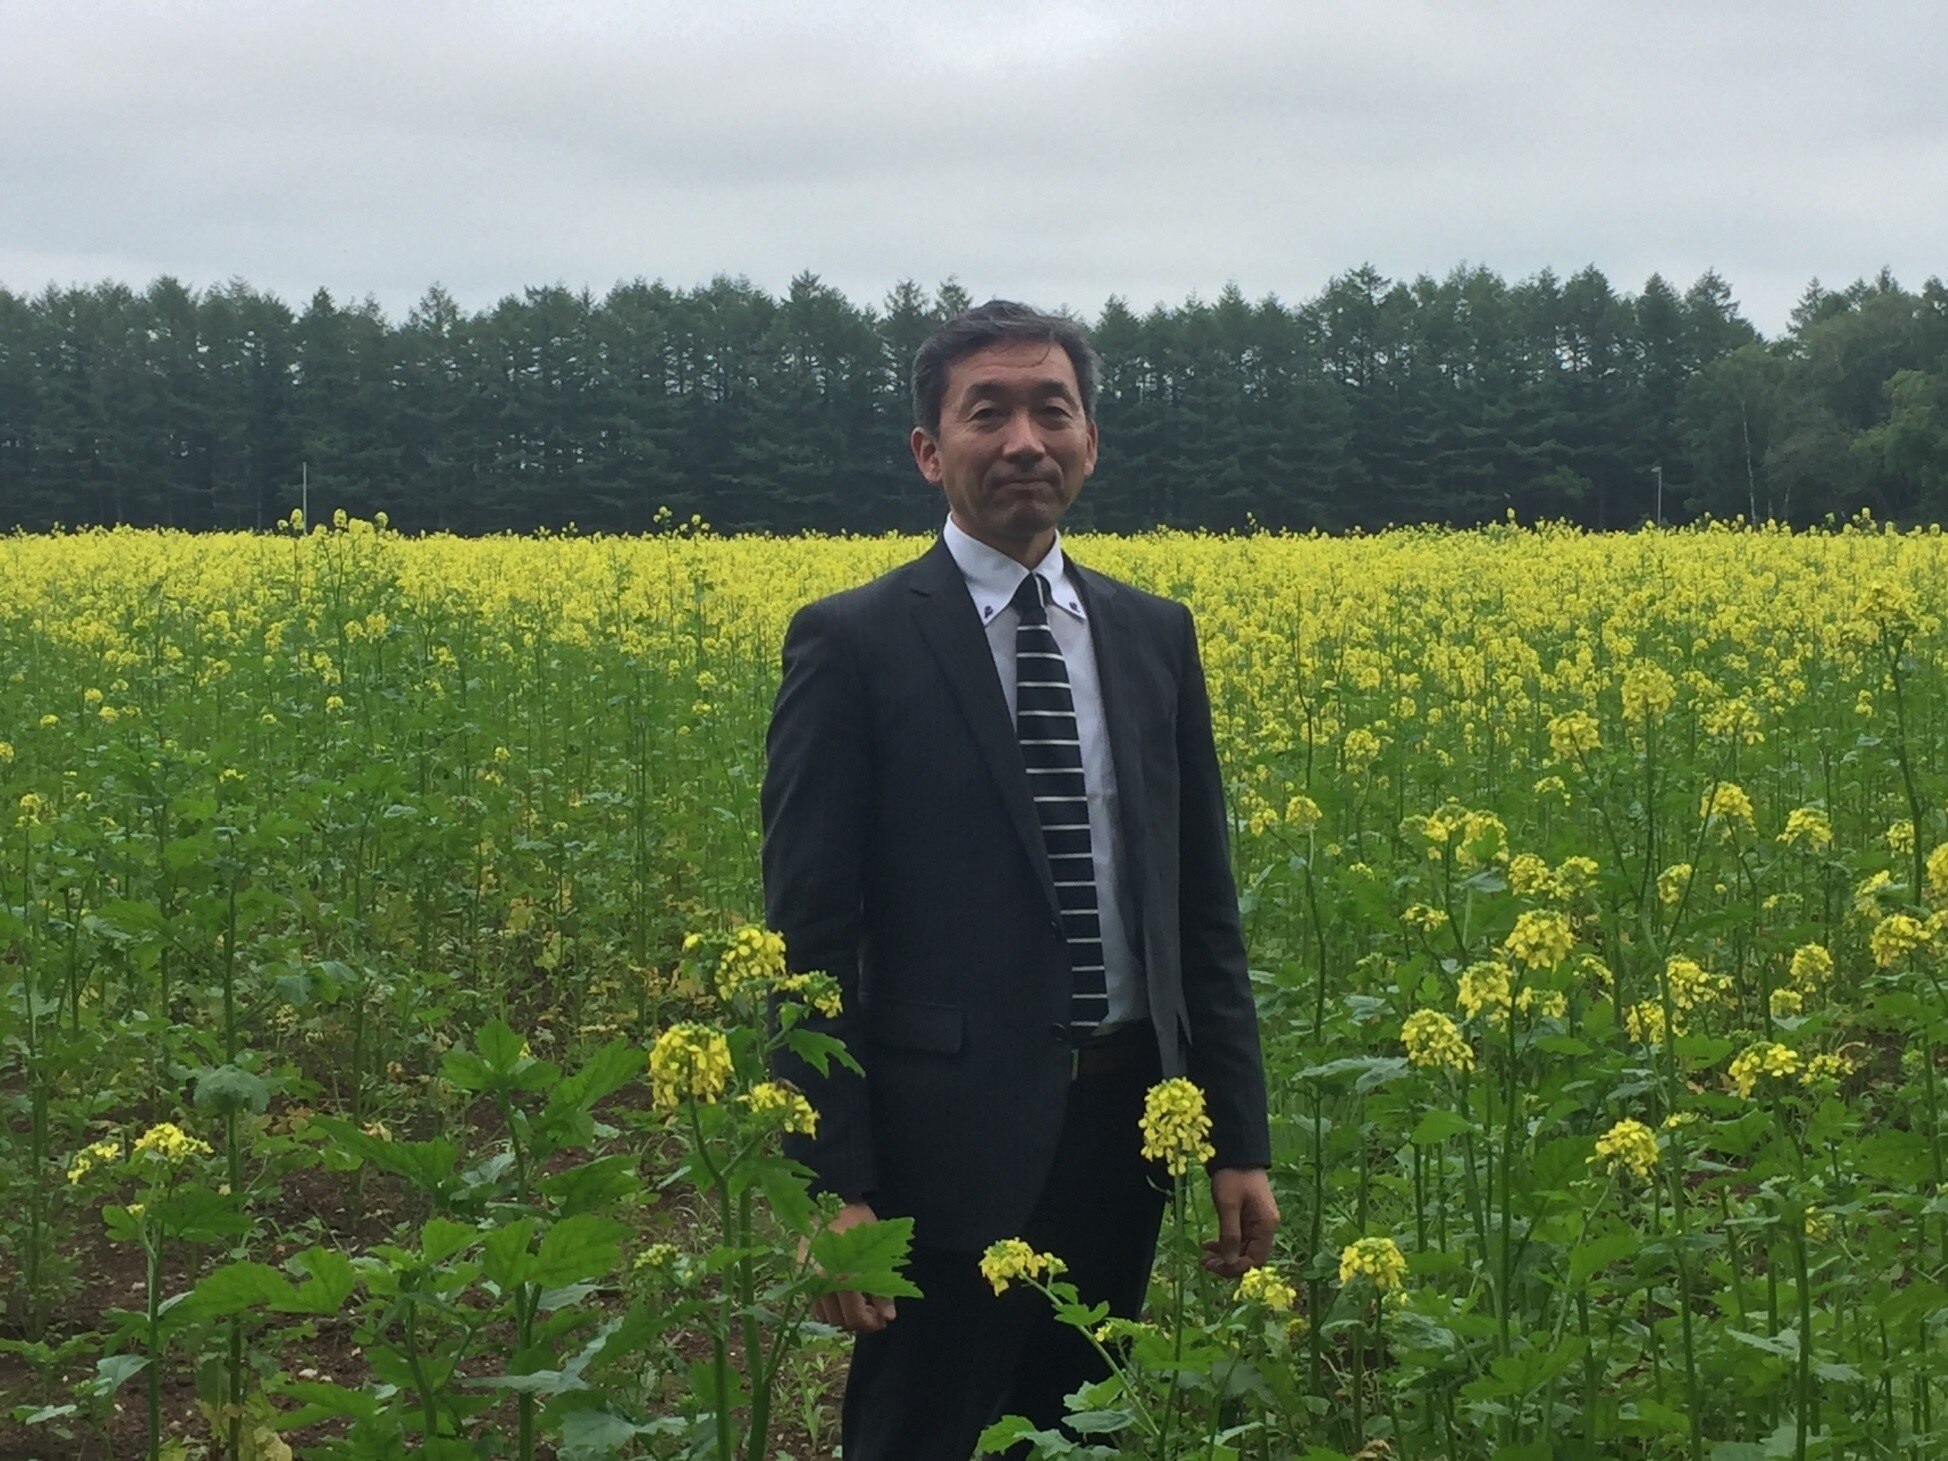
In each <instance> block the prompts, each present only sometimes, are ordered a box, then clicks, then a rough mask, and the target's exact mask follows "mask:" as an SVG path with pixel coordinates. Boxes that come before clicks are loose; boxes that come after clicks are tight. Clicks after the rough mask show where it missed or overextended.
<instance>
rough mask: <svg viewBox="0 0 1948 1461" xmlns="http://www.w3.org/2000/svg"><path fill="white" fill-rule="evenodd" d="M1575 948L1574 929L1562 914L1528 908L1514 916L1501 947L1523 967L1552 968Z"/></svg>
mask: <svg viewBox="0 0 1948 1461" xmlns="http://www.w3.org/2000/svg"><path fill="white" fill-rule="evenodd" d="M1575 947H1576V931H1575V930H1574V929H1572V928H1571V927H1570V926H1569V920H1568V919H1567V918H1565V917H1563V915H1562V914H1560V913H1557V912H1554V911H1552V910H1549V909H1542V908H1530V909H1526V910H1524V911H1523V912H1522V913H1521V914H1519V915H1518V916H1517V917H1516V919H1515V927H1514V928H1513V929H1512V930H1510V932H1509V935H1508V937H1507V938H1506V939H1504V940H1503V941H1502V950H1503V952H1505V953H1506V954H1507V955H1508V956H1509V958H1511V959H1513V960H1514V961H1515V962H1516V963H1518V964H1520V965H1522V967H1524V968H1525V969H1553V968H1554V967H1555V966H1556V965H1558V964H1560V963H1561V962H1562V961H1563V960H1564V959H1566V958H1568V957H1569V951H1570V950H1571V949H1573V948H1575Z"/></svg>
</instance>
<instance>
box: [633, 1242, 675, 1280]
mask: <svg viewBox="0 0 1948 1461" xmlns="http://www.w3.org/2000/svg"><path fill="white" fill-rule="evenodd" d="M680 1256H681V1255H680V1254H679V1253H678V1251H677V1247H676V1245H675V1244H674V1243H651V1244H650V1245H649V1246H648V1247H647V1248H645V1249H643V1251H642V1252H640V1253H638V1254H637V1255H636V1262H635V1265H634V1267H635V1270H636V1272H638V1273H641V1272H643V1271H644V1270H645V1269H650V1268H657V1269H661V1268H672V1267H674V1266H675V1264H676V1260H677V1259H678V1257H680Z"/></svg>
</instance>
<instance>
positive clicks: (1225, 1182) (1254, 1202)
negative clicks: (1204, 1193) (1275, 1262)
mask: <svg viewBox="0 0 1948 1461" xmlns="http://www.w3.org/2000/svg"><path fill="white" fill-rule="evenodd" d="M1211 1206H1213V1207H1215V1208H1216V1209H1217V1219H1218V1235H1217V1237H1216V1238H1215V1239H1206V1240H1205V1243H1204V1266H1205V1267H1206V1268H1207V1269H1209V1270H1210V1271H1211V1272H1212V1273H1219V1274H1223V1275H1224V1276H1225V1277H1226V1278H1236V1277H1238V1276H1239V1275H1240V1274H1242V1273H1243V1272H1244V1271H1245V1270H1246V1269H1248V1268H1262V1267H1264V1264H1265V1260H1266V1259H1268V1258H1270V1257H1271V1256H1272V1235H1273V1234H1274V1233H1276V1232H1277V1231H1278V1201H1277V1199H1276V1198H1274V1197H1273V1196H1272V1182H1271V1178H1270V1177H1268V1176H1267V1175H1266V1173H1265V1169H1264V1168H1263V1167H1220V1168H1218V1169H1217V1170H1216V1171H1215V1172H1213V1173H1211Z"/></svg>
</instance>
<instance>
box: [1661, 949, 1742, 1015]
mask: <svg viewBox="0 0 1948 1461" xmlns="http://www.w3.org/2000/svg"><path fill="white" fill-rule="evenodd" d="M1664 978H1665V982H1666V983H1667V984H1668V985H1669V986H1670V991H1671V1003H1672V1004H1673V1005H1675V1006H1676V1007H1677V1008H1678V1010H1679V1011H1681V1012H1683V1013H1687V1014H1688V1013H1690V1012H1691V1011H1693V1010H1696V1009H1700V1008H1702V1007H1704V1006H1706V1005H1711V1004H1718V1003H1720V1002H1722V1001H1724V1000H1727V999H1730V998H1731V994H1732V980H1731V976H1730V975H1729V974H1716V973H1713V972H1712V971H1711V970H1709V969H1707V968H1705V967H1704V966H1703V965H1701V964H1699V963H1698V962H1697V960H1695V959H1688V958H1686V957H1685V956H1684V955H1682V954H1673V955H1672V956H1671V957H1670V958H1669V959H1667V960H1665V962H1664ZM1678 1033H1679V1034H1680V1035H1681V1034H1683V1033H1684V1030H1683V1028H1682V1026H1681V1025H1680V1028H1679V1029H1678Z"/></svg>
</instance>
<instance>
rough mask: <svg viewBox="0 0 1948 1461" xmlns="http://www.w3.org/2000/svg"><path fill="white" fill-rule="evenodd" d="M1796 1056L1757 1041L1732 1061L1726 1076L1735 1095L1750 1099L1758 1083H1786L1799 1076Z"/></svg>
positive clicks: (1768, 1042) (1781, 1047)
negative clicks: (1789, 1079) (1767, 1081)
mask: <svg viewBox="0 0 1948 1461" xmlns="http://www.w3.org/2000/svg"><path fill="white" fill-rule="evenodd" d="M1799 1070H1800V1060H1799V1052H1798V1051H1797V1050H1794V1049H1793V1048H1792V1047H1790V1046H1788V1045H1780V1044H1778V1043H1776V1042H1775V1041H1771V1040H1760V1041H1757V1042H1755V1043H1753V1044H1751V1045H1747V1046H1746V1047H1745V1049H1743V1050H1742V1051H1740V1052H1739V1053H1738V1054H1737V1055H1735V1056H1733V1057H1732V1063H1731V1065H1730V1066H1729V1067H1727V1069H1726V1074H1727V1075H1729V1076H1730V1077H1731V1079H1732V1085H1733V1086H1735V1087H1736V1088H1737V1090H1738V1093H1739V1095H1741V1096H1745V1097H1747V1098H1750V1096H1751V1095H1752V1093H1753V1092H1754V1091H1756V1090H1757V1089H1758V1088H1759V1082H1760V1081H1761V1080H1764V1079H1766V1078H1768V1077H1770V1078H1771V1079H1774V1080H1786V1079H1788V1078H1789V1077H1792V1076H1795V1075H1798V1074H1799Z"/></svg>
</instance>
